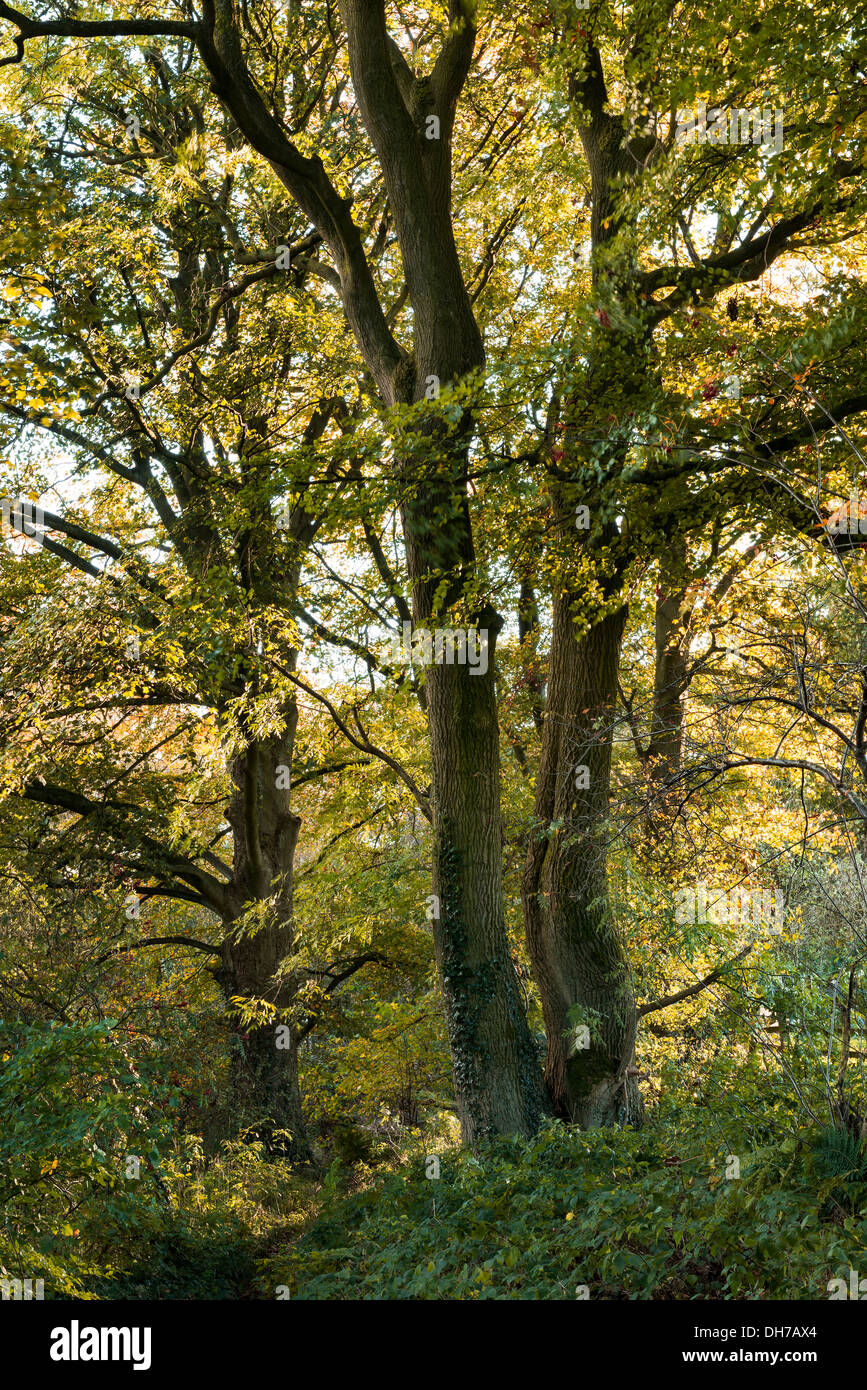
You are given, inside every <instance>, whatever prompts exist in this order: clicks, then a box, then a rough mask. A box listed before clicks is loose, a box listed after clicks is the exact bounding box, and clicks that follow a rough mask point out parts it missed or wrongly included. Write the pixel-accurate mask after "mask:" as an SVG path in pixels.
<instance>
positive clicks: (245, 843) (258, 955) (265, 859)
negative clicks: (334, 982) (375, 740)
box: [220, 706, 310, 1159]
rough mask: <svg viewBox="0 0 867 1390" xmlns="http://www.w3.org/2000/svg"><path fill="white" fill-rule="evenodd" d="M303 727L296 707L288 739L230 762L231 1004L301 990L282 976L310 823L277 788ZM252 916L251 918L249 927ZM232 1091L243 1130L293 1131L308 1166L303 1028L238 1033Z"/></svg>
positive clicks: (283, 1002) (226, 985)
mask: <svg viewBox="0 0 867 1390" xmlns="http://www.w3.org/2000/svg"><path fill="white" fill-rule="evenodd" d="M296 724H297V711H296V709H295V707H294V706H292V707H291V708H290V709H289V710H288V711H287V719H286V725H285V728H284V732H283V734H282V735H281V736H280V737H278V738H272V739H269V740H266V741H263V742H255V743H251V745H250V746H249V747H248V748H247V749H246V750H245V751H244V752H243V753H242V754H241V755H239V756H238V757H236V758H235V759H234V760H233V762H232V764H231V769H230V771H231V777H232V783H233V791H232V796H231V800H230V804H229V809H228V812H227V818H228V820H229V824H230V825H231V827H232V832H233V839H234V863H233V877H232V883H231V885H229V890H228V893H227V901H228V911H227V914H226V920H225V921H224V931H225V935H224V938H223V943H222V965H221V970H220V980H221V984H222V987H223V991H224V994H225V996H226V1000H227V1003H228V1002H229V1001H231V1000H233V999H236V1000H237V999H240V1000H245V1001H246V1000H249V1001H256V1000H263V1001H265V1002H267V1003H269V1004H273V1005H275V1006H276V1007H277V1008H285V1007H287V1006H288V1005H289V1004H291V1002H292V1000H293V998H294V995H295V992H296V988H297V982H296V981H295V980H294V979H293V978H292V977H291V976H285V975H281V973H280V968H281V965H282V964H283V962H284V961H285V960H286V958H287V956H289V955H290V954H291V951H292V948H293V945H294V937H295V932H294V924H293V912H292V908H293V877H294V863H295V849H296V845H297V842H298V830H299V827H300V824H301V821H300V818H299V817H298V816H297V815H295V814H294V813H293V812H292V810H291V807H290V794H291V793H290V790H289V788H288V787H286V786H278V780H279V781H281V782H285V781H286V777H285V775H279V776H278V770H279V769H280V768H287V769H288V768H291V766H292V750H293V745H294V739H295V729H296ZM266 900H267V902H266ZM245 914H252V917H251V919H249V920H247V921H244V920H242V919H244V917H245ZM229 1089H230V1098H231V1099H230V1107H231V1112H232V1121H233V1125H234V1127H235V1128H239V1127H247V1126H254V1127H256V1128H257V1129H258V1130H259V1131H260V1132H261V1133H264V1134H265V1135H270V1134H272V1133H273V1131H274V1130H287V1131H288V1132H289V1133H290V1134H291V1136H292V1140H291V1144H290V1152H291V1153H292V1155H293V1156H295V1157H298V1158H301V1159H307V1158H309V1156H310V1145H309V1141H308V1138H307V1132H306V1129H305V1125H304V1119H303V1115H302V1110H301V1094H300V1090H299V1085H298V1046H297V1032H296V1029H295V1027H294V1026H287V1027H286V1030H285V1031H284V1030H280V1031H278V1026H277V1025H275V1024H274V1023H268V1024H265V1025H259V1026H257V1025H256V1024H255V1023H253V1024H250V1025H249V1026H247V1027H242V1028H239V1029H237V1030H236V1031H235V1035H234V1037H233V1044H232V1054H231V1061H230V1077H229Z"/></svg>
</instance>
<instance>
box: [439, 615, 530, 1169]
mask: <svg viewBox="0 0 867 1390" xmlns="http://www.w3.org/2000/svg"><path fill="white" fill-rule="evenodd" d="M487 622H488V631H489V634H490V638H491V648H493V639H494V636H495V631H496V628H495V626H494V619H493V615H490V616H489V617H488V618H487ZM491 656H493V651H491ZM427 685H428V700H429V710H430V729H431V751H432V761H433V807H434V883H433V887H434V893H435V894H437V896H438V897H439V900H440V918H439V921H437V922H435V924H434V941H435V945H436V954H437V962H438V965H439V969H440V972H441V977H442V983H443V991H444V994H445V1000H446V1013H447V1021H448V1029H449V1040H450V1044H451V1052H452V1059H453V1063H454V1076H455V1095H456V1100H457V1107H458V1114H459V1116H460V1120H461V1127H462V1132H463V1135H464V1139H465V1142H467V1143H474V1142H475V1141H476V1140H477V1139H479V1138H484V1137H486V1136H488V1135H491V1134H503V1133H505V1134H508V1133H516V1132H517V1133H521V1134H532V1133H534V1132H535V1130H536V1129H537V1127H538V1124H539V1121H540V1119H541V1116H542V1113H543V1096H542V1088H541V1084H540V1081H541V1078H540V1074H539V1066H538V1061H537V1057H536V1051H535V1047H534V1045H533V1041H532V1038H531V1036H530V1033H529V1029H528V1027H527V1023H526V1019H525V1017H524V1010H523V1004H522V1001H521V997H520V993H519V986H518V981H517V978H516V975H515V970H514V966H513V964H512V959H511V954H510V952H509V946H508V939H507V936H506V928H505V922H504V918H503V883H502V849H501V820H500V776H499V769H500V762H499V734H498V727H497V711H496V702H495V699H494V681H493V672H492V670H491V668H490V667H489V670H488V673H487V674H486V675H484V676H481V675H479V676H473V675H470V674H469V673H468V668H466V667H461V666H434V667H431V668H430V669H429V672H428V681H427Z"/></svg>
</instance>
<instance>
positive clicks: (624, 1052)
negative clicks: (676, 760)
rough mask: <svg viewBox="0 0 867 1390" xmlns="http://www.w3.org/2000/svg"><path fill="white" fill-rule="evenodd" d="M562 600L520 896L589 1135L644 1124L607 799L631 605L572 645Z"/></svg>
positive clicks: (563, 1085)
mask: <svg viewBox="0 0 867 1390" xmlns="http://www.w3.org/2000/svg"><path fill="white" fill-rule="evenodd" d="M575 598H576V595H575V594H573V593H569V592H567V593H562V594H559V595H557V596H556V597H555V600H554V610H553V630H552V640H551V659H550V669H549V688H548V702H547V708H546V713H545V724H544V730H543V737H542V753H541V760H540V767H539V777H538V781H537V784H536V804H535V816H534V831H533V833H532V834H531V837H530V844H529V848H528V853H527V860H526V865H525V869H524V876H523V884H522V892H523V903H524V918H525V924H526V932H527V944H528V947H529V951H530V957H531V960H532V962H533V972H534V977H535V980H536V983H537V985H538V988H539V993H540V997H541V1002H542V1011H543V1015H544V1019H545V1029H546V1033H547V1040H548V1053H547V1061H546V1067H545V1080H546V1084H547V1087H548V1091H549V1094H550V1096H551V1101H552V1104H553V1107H554V1111H555V1113H556V1114H557V1115H559V1116H561V1118H563V1119H566V1120H570V1121H573V1122H575V1123H577V1124H579V1125H581V1126H582V1128H592V1127H595V1126H599V1125H607V1124H615V1123H618V1122H622V1121H624V1120H632V1121H635V1120H637V1119H638V1118H639V1117H640V1113H641V1101H640V1096H639V1093H638V1089H637V1086H636V1083H635V1081H634V1078H633V1076H632V1075H631V1074H630V1072H629V1070H628V1069H629V1067H630V1065H631V1063H632V1056H633V1048H634V1043H635V1026H636V1020H635V1004H634V998H633V991H632V982H631V976H630V971H629V964H628V961H627V958H626V953H625V951H624V948H623V945H622V943H621V940H620V937H619V934H618V930H617V926H616V923H615V922H614V919H613V917H612V913H611V907H610V904H609V897H608V884H607V872H606V861H607V837H608V809H609V807H608V799H609V782H610V770H611V741H612V721H613V718H614V714H615V708H616V696H617V670H618V661H619V651H620V641H621V637H622V634H623V628H624V624H625V619H626V609H625V607H620V608H618V609H617V610H616V611H615V612H613V613H610V614H609V615H608V616H606V617H603V618H602V619H601V620H600V621H599V622H597V623H596V624H594V625H593V626H592V627H591V628H590V629H589V631H587V632H586V633H585V634H584V635H582V636H580V637H576V634H575V628H574V619H573V611H574V601H575Z"/></svg>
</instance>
